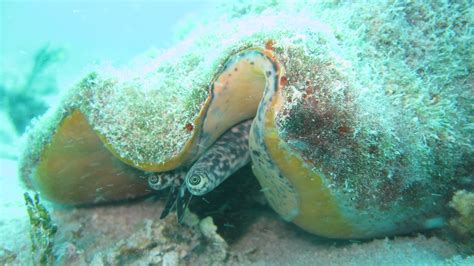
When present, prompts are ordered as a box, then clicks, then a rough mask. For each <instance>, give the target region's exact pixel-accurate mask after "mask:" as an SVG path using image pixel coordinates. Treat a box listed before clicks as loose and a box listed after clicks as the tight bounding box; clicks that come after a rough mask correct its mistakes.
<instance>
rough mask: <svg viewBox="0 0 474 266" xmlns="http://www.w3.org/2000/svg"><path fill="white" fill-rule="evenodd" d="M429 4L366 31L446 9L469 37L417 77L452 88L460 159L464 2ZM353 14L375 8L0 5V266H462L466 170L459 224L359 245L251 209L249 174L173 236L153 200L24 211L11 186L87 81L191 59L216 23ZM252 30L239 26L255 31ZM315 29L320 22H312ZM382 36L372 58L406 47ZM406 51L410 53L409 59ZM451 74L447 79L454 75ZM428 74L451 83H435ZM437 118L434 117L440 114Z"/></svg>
mask: <svg viewBox="0 0 474 266" xmlns="http://www.w3.org/2000/svg"><path fill="white" fill-rule="evenodd" d="M415 2H416V1H415ZM435 2H436V1H435ZM429 3H430V1H419V2H417V4H413V3H412V2H409V1H388V2H387V1H383V5H386V6H390V7H393V8H394V9H393V10H390V11H387V14H385V13H384V14H380V16H381V19H380V21H383V19H386V20H387V21H388V20H389V19H387V18H390V16H391V15H393V14H396V13H397V12H398V11H400V10H406V9H409V8H413V6H415V8H419V13H417V15H418V16H420V17H419V18H418V19H419V20H420V21H429V20H430V19H433V16H436V15H440V16H442V15H446V14H439V13H436V12H438V11H439V10H443V8H447V9H449V10H452V11H451V12H452V13H449V14H450V15H452V14H455V15H456V16H455V17H451V18H446V23H447V24H449V23H451V24H450V25H451V26H453V25H454V26H458V27H460V28H463V29H464V28H468V29H469V30H468V31H466V32H465V34H464V35H462V36H460V37H459V36H452V37H451V38H453V42H458V43H461V44H462V45H460V46H455V47H451V48H449V49H446V50H443V52H444V53H446V54H444V55H443V56H440V57H439V61H437V62H435V63H433V64H432V65H430V66H429V67H426V68H424V69H422V70H420V72H419V73H418V74H420V73H421V72H422V71H425V72H426V73H433V79H431V81H433V80H435V81H433V82H440V84H441V83H442V82H445V83H442V84H445V85H446V84H448V85H450V84H451V83H450V81H449V80H448V81H446V80H443V81H439V80H440V79H443V78H446V79H450V78H451V79H453V80H454V79H457V83H456V84H461V83H462V86H463V87H462V88H467V89H466V91H467V92H466V94H467V96H463V97H464V98H463V99H464V100H466V103H465V105H470V106H471V107H470V109H469V108H466V110H470V112H466V114H464V113H462V114H463V115H464V117H463V118H462V119H459V121H465V123H466V126H465V128H466V132H467V133H466V132H464V133H463V134H464V135H462V137H464V138H467V140H466V139H462V140H459V141H458V142H459V143H460V142H466V143H468V145H467V146H469V145H471V146H469V147H468V148H467V150H468V151H469V152H472V139H473V138H472V125H473V123H474V121H473V120H472V103H473V101H474V99H473V98H472V94H473V88H472V84H473V83H472V81H473V78H472V62H473V59H472V57H473V54H472V53H470V52H473V51H474V49H473V47H472V45H473V32H472V28H473V24H472V21H473V16H474V10H473V8H472V3H471V2H470V1H452V2H450V1H448V2H443V1H439V2H436V4H434V5H431V4H429ZM365 4H366V5H367V6H369V7H370V6H371V5H377V1H366V2H358V3H357V4H354V7H352V6H351V4H350V2H345V1H321V2H318V1H235V2H232V1H231V2H214V1H106V0H104V1H39V0H38V1H1V2H0V39H1V41H0V61H1V69H0V99H1V107H0V108H1V109H0V124H1V127H0V264H1V265H16V264H22V265H25V264H33V263H36V264H47V265H50V264H55V265H196V264H197V265H207V264H216V265H313V264H328V265H474V256H472V254H473V246H472V245H473V243H474V240H473V239H472V237H473V236H474V229H473V228H472V223H471V222H474V221H473V216H474V206H473V205H474V200H473V198H474V196H472V189H473V182H472V181H473V173H472V172H469V169H470V170H471V171H472V165H469V162H472V160H473V158H464V160H465V161H466V165H467V166H466V169H467V170H466V171H467V174H466V173H463V175H465V176H466V179H467V181H463V182H464V183H463V182H457V183H456V185H459V184H461V185H464V186H465V187H460V188H459V191H464V192H462V193H460V194H458V195H466V196H465V197H461V196H459V200H458V201H455V200H453V201H451V203H450V204H451V205H450V207H449V208H447V209H449V210H447V212H449V213H450V215H452V216H453V217H459V216H460V214H461V216H462V218H460V219H457V220H455V222H451V223H450V222H447V221H444V220H442V219H434V220H432V221H430V222H431V223H434V225H433V226H427V228H435V229H433V230H427V231H423V232H419V231H415V232H413V233H410V234H404V235H400V236H394V237H387V238H383V237H382V238H376V239H369V240H332V239H327V238H324V237H319V236H315V235H312V234H309V233H307V232H305V231H303V230H301V229H300V228H298V227H297V226H295V225H293V224H289V223H287V222H285V221H284V220H283V219H281V218H280V217H279V216H278V215H277V214H276V213H275V212H274V211H273V210H272V209H271V208H270V207H269V206H268V204H267V203H265V199H264V197H263V194H262V193H261V188H260V186H259V184H258V182H257V181H256V179H255V177H254V176H253V174H252V170H251V168H250V167H249V166H247V167H244V168H243V169H241V170H239V171H238V172H237V173H236V174H235V175H234V176H232V177H231V178H230V179H229V180H228V181H226V182H224V183H223V184H222V185H221V186H220V187H219V189H218V190H216V191H213V192H212V195H209V196H208V197H207V198H206V199H203V200H200V201H197V200H195V201H194V202H192V203H191V209H192V210H193V211H194V212H196V214H197V215H194V214H192V215H190V218H188V220H189V221H187V222H186V223H187V225H186V226H182V225H179V224H178V223H177V221H176V217H174V216H173V217H168V218H167V219H165V220H160V218H159V216H160V212H161V210H162V209H163V207H164V205H165V199H166V197H167V192H163V193H161V192H158V193H157V194H156V195H153V196H149V197H139V198H138V199H134V200H130V201H125V202H114V203H101V204H98V205H88V206H85V207H78V208H76V207H70V206H62V205H59V204H54V203H52V202H50V201H48V200H47V199H44V198H41V197H39V198H37V197H36V196H35V195H36V194H35V192H34V191H33V190H31V188H28V187H27V186H26V185H25V184H23V183H22V181H21V180H20V178H19V173H18V172H19V170H18V168H19V165H18V160H19V159H20V157H21V156H23V155H22V154H24V153H25V150H28V149H33V148H31V147H29V146H28V145H29V142H28V141H27V139H26V138H25V137H24V133H25V131H26V130H27V128H28V127H29V126H30V125H31V124H30V123H31V121H32V120H35V119H38V117H40V116H41V115H43V114H44V113H45V112H46V111H47V110H48V108H49V107H51V106H53V107H54V106H57V105H58V103H59V102H60V101H61V97H64V95H66V93H67V91H68V90H69V89H71V88H72V87H74V86H76V84H78V83H79V82H80V81H81V80H83V79H84V77H86V76H88V75H89V73H90V72H91V71H98V72H101V71H102V72H104V73H107V75H124V76H126V75H128V74H130V73H128V72H127V70H125V71H124V70H123V69H127V68H129V67H130V66H133V67H134V68H135V71H136V72H140V71H143V73H145V71H148V70H147V69H148V68H149V67H150V68H152V67H153V66H154V63H151V62H154V60H155V59H157V58H159V57H160V55H162V54H166V51H167V50H172V49H176V48H177V47H178V49H180V48H182V47H185V48H186V49H193V48H189V46H186V45H182V43H183V42H184V43H185V42H186V40H187V38H189V39H193V38H198V37H196V36H195V35H199V34H200V33H201V32H202V31H205V30H206V27H214V29H215V30H216V31H217V30H219V27H220V25H221V24H219V23H216V25H213V24H212V23H213V22H214V19H215V20H218V21H226V22H228V21H232V19H240V18H244V19H245V18H246V16H249V17H251V16H254V15H255V16H258V15H261V14H269V15H272V16H274V17H275V16H278V14H285V15H287V17H285V19H288V17H290V18H291V14H299V12H302V13H304V14H307V13H311V14H312V15H309V17H310V18H311V19H314V18H315V17H317V15H318V14H323V12H325V11H324V10H342V11H340V12H339V13H340V14H343V13H344V12H346V13H347V17H344V18H341V20H343V19H347V20H349V21H350V20H351V19H353V20H354V23H355V24H357V23H360V22H361V21H363V20H364V19H368V18H365V17H364V16H361V17H357V16H356V15H354V14H361V13H360V12H361V11H360V10H363V9H362V8H361V6H364V5H365ZM381 5H382V4H381ZM430 7H432V8H434V9H436V10H435V11H430V10H429V8H430ZM422 8H425V9H422ZM356 9H357V10H358V11H357V12H359V13H357V12H356V11H354V10H356ZM369 9H370V8H369ZM303 11H304V12H303ZM312 12H313V13H312ZM400 12H402V11H400ZM430 12H431V13H430ZM275 14H277V15H275ZM362 14H363V13H362ZM269 17H270V16H269ZM282 17H283V16H282ZM367 17H370V16H369V13H367ZM395 17H396V16H395ZM253 19H254V20H250V19H249V21H258V19H256V20H255V18H253ZM324 19H326V20H327V21H328V23H329V24H330V23H331V19H329V18H327V17H324V16H322V20H323V21H324ZM334 20H337V19H336V18H334ZM442 20H443V19H441V21H442ZM380 23H382V22H380ZM394 23H395V22H394ZM262 24H264V21H262ZM289 24H291V23H289ZM294 24H296V23H294ZM348 24H351V23H348ZM414 24H415V22H414ZM209 25H210V26H209ZM236 25H242V24H236ZM466 25H467V26H466ZM247 26H248V25H247ZM392 26H393V27H394V28H397V27H398V25H392ZM434 26H435V27H437V26H439V27H443V25H434ZM454 26H453V27H454ZM236 27H237V26H236ZM387 28H388V30H387V31H386V32H385V33H386V34H387V36H388V37H387V36H383V37H386V39H384V38H383V37H380V39H378V41H380V45H382V46H383V45H387V46H389V45H393V47H398V48H400V47H404V45H405V44H406V43H403V41H404V40H405V39H404V38H405V37H407V36H400V35H397V34H398V32H396V31H394V30H393V29H391V28H390V27H389V26H387ZM343 31H344V30H343V29H342V30H341V32H343ZM203 36H204V34H203ZM408 37H410V36H408ZM408 37H407V39H408ZM444 37H445V38H446V39H444V40H440V42H442V43H449V41H450V37H449V35H444ZM308 38H309V37H308ZM337 38H343V37H341V36H337ZM302 39H304V38H302ZM232 41H234V40H232V39H229V40H228V42H232ZM249 42H250V41H249ZM387 42H389V43H390V44H387ZM420 42H421V41H420ZM433 42H434V43H437V40H435V41H433ZM178 43H179V45H178ZM224 43H225V41H224ZM461 46H462V47H461ZM361 47H362V44H361ZM429 48H430V47H426V49H428V50H429ZM401 49H402V48H400V50H401ZM422 50H423V49H422ZM199 51H200V50H199V49H198V48H196V53H198V52H199ZM392 52H394V53H397V52H400V51H399V50H396V49H394V50H392ZM417 52H419V53H423V52H420V51H414V52H413V53H414V54H416V53H417ZM176 53H179V51H177V52H176ZM216 53H217V52H216ZM411 55H412V54H409V53H407V54H406V56H407V57H409V56H411ZM414 57H416V56H414ZM446 58H451V59H452V60H451V59H446ZM450 60H451V61H450ZM456 60H457V61H456ZM191 61H192V60H191ZM433 61H435V60H432V62H433ZM456 62H458V65H460V66H459V68H456V69H454V68H452V66H453V65H455V63H456ZM466 62H467V63H466ZM178 64H179V62H178V63H177V65H178ZM443 64H445V65H443ZM137 66H138V67H137ZM443 67H444V69H443ZM448 67H449V71H448V69H447V68H448ZM117 69H120V71H117ZM388 69H390V68H388ZM433 69H434V70H433ZM440 69H441V70H440ZM444 70H446V71H444ZM364 71H369V70H364ZM430 71H431V72H430ZM437 71H441V72H444V73H447V72H450V75H451V76H449V75H444V76H443V74H440V76H441V77H439V76H435V75H434V74H439V73H438V72H437ZM110 73H112V74H110ZM134 74H136V73H134ZM401 74H403V73H401ZM130 75H132V74H130ZM367 75H369V74H367ZM420 75H422V74H420ZM119 78H121V77H119ZM459 80H460V81H459ZM451 81H452V80H451ZM458 81H459V82H458ZM452 83H455V82H452ZM448 85H446V87H447V86H448ZM170 86H172V85H170ZM460 87H461V85H460ZM432 100H433V99H432ZM433 101H434V100H433ZM454 111H455V110H454ZM454 111H453V112H454ZM447 113H448V114H446V115H445V116H449V115H450V112H447ZM460 113H461V112H460ZM36 121H38V120H36ZM30 130H31V129H30ZM30 132H32V131H30ZM22 136H23V137H22ZM466 136H467V137H466ZM460 138H461V137H460ZM465 146H466V145H465ZM468 154H469V153H468ZM471 155H472V153H471ZM454 183H455V182H453V184H454ZM448 186H449V183H448ZM453 186H454V185H453ZM463 189H466V190H463ZM25 192H28V193H27V194H24V193H25ZM242 195H244V196H242ZM249 195H252V196H249ZM450 196H451V195H450ZM203 202H204V203H203ZM209 217H212V218H209ZM459 228H461V229H459Z"/></svg>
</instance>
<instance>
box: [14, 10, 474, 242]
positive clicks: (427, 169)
mask: <svg viewBox="0 0 474 266" xmlns="http://www.w3.org/2000/svg"><path fill="white" fill-rule="evenodd" d="M264 18H265V21H266V23H259V21H262V19H263V17H259V16H256V17H245V18H243V19H236V20H233V21H231V23H228V24H225V23H223V24H222V25H221V26H220V27H219V28H218V29H214V31H212V30H210V31H209V32H206V33H202V36H200V37H199V38H195V39H192V42H186V41H185V42H183V43H182V44H180V45H178V46H177V47H176V48H175V49H172V50H170V51H168V52H167V53H164V54H162V55H160V56H159V58H158V59H157V60H156V62H158V63H157V64H147V67H149V68H150V69H143V68H139V69H138V70H137V72H139V75H136V76H134V77H133V78H130V79H126V80H120V79H119V77H122V76H123V73H115V74H108V75H105V74H92V75H90V76H88V77H86V78H85V79H84V80H83V81H82V82H81V83H80V84H79V85H78V86H77V87H76V88H75V89H73V90H71V91H70V92H68V93H67V94H66V95H65V96H64V100H63V101H62V102H61V104H60V106H59V107H58V108H56V109H53V110H51V111H50V113H48V114H47V115H46V116H44V117H43V118H42V119H41V120H40V121H39V122H37V123H36V125H35V127H33V128H32V129H31V130H30V132H29V133H28V136H27V140H28V142H27V145H28V147H30V148H28V149H26V151H25V153H24V155H23V157H22V163H21V173H22V178H23V179H24V180H25V181H26V183H28V184H30V185H31V186H32V187H34V188H36V189H38V190H40V191H41V192H42V194H43V195H44V196H45V197H47V198H50V199H52V200H55V201H57V202H60V203H68V204H83V203H91V202H94V201H97V200H98V199H99V200H115V199H120V198H127V197H137V196H140V195H145V194H147V193H149V192H150V191H149V189H148V188H147V187H146V185H145V183H146V180H144V179H143V178H140V176H141V175H143V174H144V173H143V172H142V171H148V172H166V171H170V170H173V169H178V168H184V167H187V166H190V165H192V164H193V162H194V161H195V160H197V159H198V158H199V156H200V155H201V154H202V153H203V152H204V151H205V150H206V149H208V148H209V147H210V146H211V145H212V144H213V142H214V141H215V140H216V139H217V138H218V137H219V136H220V135H221V134H222V133H224V132H225V131H226V130H227V129H229V128H230V127H232V126H233V125H235V124H237V123H239V122H241V121H243V120H246V119H248V118H252V117H255V118H254V120H253V124H252V128H251V131H250V141H249V143H250V151H251V158H252V167H253V170H254V173H255V175H256V177H257V178H258V181H259V182H260V184H261V186H262V191H263V193H264V194H265V196H266V198H267V199H268V201H269V203H270V205H271V206H272V208H273V209H275V211H276V212H278V213H279V214H280V215H281V216H282V217H283V218H284V219H285V220H287V221H291V222H294V223H295V224H297V225H298V226H300V227H302V228H303V229H305V230H307V231H309V232H312V233H315V234H319V235H323V236H328V237H335V238H367V237H373V236H383V235H393V234H397V233H404V232H410V231H414V230H419V229H425V228H433V227H437V226H441V225H442V224H443V221H444V219H445V215H446V213H445V211H444V207H445V203H446V202H447V199H448V198H449V196H450V195H451V194H452V192H453V191H454V190H455V189H456V187H457V186H459V185H460V183H461V180H466V178H468V174H466V172H465V171H464V172H463V171H462V169H465V167H466V165H472V164H471V163H470V162H469V161H468V162H467V163H466V162H465V161H463V159H465V158H468V160H471V161H472V157H471V155H472V148H471V146H470V145H469V144H468V141H467V140H468V139H469V137H468V136H469V134H468V132H467V131H465V130H464V129H463V128H461V127H451V126H446V125H449V124H453V125H456V124H459V123H462V121H463V119H464V118H463V117H462V115H460V116H454V115H447V116H446V115H445V114H446V112H447V109H446V106H450V104H453V102H452V99H453V97H451V94H453V93H455V92H454V91H450V92H438V94H437V95H438V98H437V100H436V102H430V104H429V105H427V104H426V103H427V102H425V101H428V100H427V99H425V98H424V97H425V96H428V95H432V94H433V92H434V91H435V89H434V88H433V87H432V86H434V85H433V84H432V83H430V82H431V81H429V82H428V81H425V82H423V81H420V80H419V79H417V77H416V75H415V76H413V75H412V76H410V75H411V74H413V73H416V71H417V70H416V67H415V66H413V67H410V66H409V65H407V64H406V63H404V62H399V61H397V60H401V59H400V58H398V57H396V58H393V60H394V61H393V62H394V63H392V64H391V65H390V67H388V68H387V69H386V70H387V72H385V71H381V72H377V73H373V72H371V71H367V70H368V69H369V68H370V69H372V70H374V69H377V68H378V67H380V68H382V67H385V65H384V64H387V63H386V62H384V61H383V60H382V59H381V57H380V55H379V54H371V53H373V51H374V50H373V49H376V47H377V45H379V44H373V46H370V45H372V44H371V43H370V42H369V41H368V40H367V41H366V42H367V43H366V44H364V45H365V46H364V47H363V49H362V48H359V49H357V46H356V43H355V42H350V41H346V42H345V41H344V40H341V37H340V36H336V34H335V33H334V32H332V31H331V30H330V27H328V26H325V25H324V24H321V23H319V22H315V21H314V20H312V19H308V18H307V17H302V18H295V17H294V16H287V17H285V16H284V15H282V14H278V15H277V16H270V15H269V14H266V15H265V16H264ZM222 32H225V33H226V37H225V38H222ZM336 37H337V38H336ZM369 48H371V49H369ZM407 49H409V48H407ZM183 51H184V52H183ZM355 51H357V52H355ZM401 73H403V74H406V75H407V76H404V77H403V78H401V77H400V76H399V75H400V74H401ZM430 86H431V87H430ZM421 88H423V89H424V90H421ZM430 88H433V89H430ZM453 90H455V91H456V92H458V91H462V90H463V87H462V86H459V87H455V89H453ZM420 97H421V100H420ZM423 99H425V100H423ZM420 101H421V103H420ZM450 101H451V102H450ZM454 104H456V105H457V111H458V112H459V113H458V114H464V113H463V112H467V111H466V110H467V109H466V108H467V107H466V106H465V105H463V103H462V102H456V103H454ZM81 136H86V137H81ZM68 146H70V147H71V148H69V149H66V147H68ZM84 146H87V147H89V149H83V147H84ZM81 150H84V152H81ZM96 156H97V157H96ZM96 158H100V160H99V161H97V160H96ZM469 158H470V159H469ZM97 162H99V163H100V165H96V164H97ZM102 165H104V168H103V169H102V168H101V167H102ZM105 166H107V167H105ZM98 169H101V171H102V170H103V171H102V172H97V171H99V170H98ZM97 177H100V178H99V179H97ZM97 180H100V182H99V181H97ZM453 180H458V181H459V182H458V181H456V182H454V181H453ZM96 181H97V182H96ZM467 182H469V180H468V181H467ZM471 182H472V180H471ZM77 188H81V189H79V190H78V189H77Z"/></svg>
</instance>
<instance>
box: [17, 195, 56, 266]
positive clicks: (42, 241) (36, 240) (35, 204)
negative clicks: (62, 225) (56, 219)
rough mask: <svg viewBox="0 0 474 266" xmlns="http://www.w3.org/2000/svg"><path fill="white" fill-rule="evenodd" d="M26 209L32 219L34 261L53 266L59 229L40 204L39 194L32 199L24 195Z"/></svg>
mask: <svg viewBox="0 0 474 266" xmlns="http://www.w3.org/2000/svg"><path fill="white" fill-rule="evenodd" d="M24 198H25V204H26V209H27V211H28V216H29V217H30V225H31V229H30V238H31V252H32V260H33V263H34V264H35V265H51V264H52V263H53V261H54V259H55V256H54V254H53V247H54V237H55V235H56V232H57V230H58V227H57V226H56V225H55V224H54V223H53V221H52V220H51V216H50V215H49V212H48V210H46V208H45V207H44V206H43V205H42V204H41V203H40V200H39V194H37V193H36V194H35V196H34V198H33V199H32V198H31V197H30V195H29V194H28V193H27V192H25V194H24Z"/></svg>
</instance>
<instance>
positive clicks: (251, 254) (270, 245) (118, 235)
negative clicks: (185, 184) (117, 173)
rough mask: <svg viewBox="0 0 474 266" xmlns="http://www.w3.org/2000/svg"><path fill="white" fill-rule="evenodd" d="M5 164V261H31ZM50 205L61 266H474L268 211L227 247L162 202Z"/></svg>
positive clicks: (6, 162) (0, 218)
mask: <svg viewBox="0 0 474 266" xmlns="http://www.w3.org/2000/svg"><path fill="white" fill-rule="evenodd" d="M0 165H1V174H0V184H2V185H1V200H0V214H1V215H0V264H2V265H3V264H10V265H16V264H23V265H26V264H30V263H31V258H30V239H29V220H28V217H27V213H26V209H25V206H24V200H23V193H24V191H25V190H24V188H23V187H22V185H21V184H20V182H19V181H18V179H17V178H16V174H15V173H16V167H17V162H16V161H15V160H11V159H1V161H0ZM45 205H46V206H47V208H48V209H49V210H50V211H51V215H52V218H53V221H54V222H55V223H56V224H57V225H58V228H59V229H58V233H57V234H56V240H55V248H54V250H55V255H56V256H57V261H56V264H59V265H129V264H133V265H207V264H210V263H212V264H215V265H474V256H470V257H469V256H467V257H466V256H462V255H461V254H459V249H458V248H457V247H456V244H455V243H452V242H450V241H446V240H442V239H440V238H438V237H436V236H427V235H423V234H418V235H412V236H404V237H395V238H390V239H389V238H385V239H376V240H371V241H364V242H361V241H342V242H341V241H334V240H328V239H322V238H319V237H317V236H313V235H310V234H308V233H305V232H303V231H302V230H300V229H298V228H297V227H296V226H293V225H291V224H288V223H285V222H284V221H282V220H281V219H279V218H278V216H277V215H276V214H275V213H274V212H273V211H271V210H270V209H266V208H263V209H259V210H258V211H252V210H248V213H250V216H251V217H252V218H251V222H249V223H248V224H247V226H246V228H245V230H243V231H241V232H240V235H239V236H237V237H235V236H234V237H233V238H232V240H231V243H229V245H228V247H227V248H226V244H225V243H223V242H221V241H220V239H217V240H216V239H215V238H213V237H215V236H208V235H207V236H206V234H205V233H204V234H203V233H202V232H201V230H200V229H199V226H196V227H194V228H190V227H186V226H184V227H183V226H178V225H177V224H176V219H175V217H173V215H171V216H169V217H168V218H167V219H165V220H160V219H159V215H160V213H161V210H162V209H163V205H164V200H160V199H158V200H156V199H153V198H148V199H142V200H137V201H134V202H128V203H117V204H112V205H104V206H96V207H88V208H77V209H64V208H57V207H53V206H51V205H49V204H48V203H46V202H45ZM248 213H247V214H248ZM431 235H436V232H435V233H434V234H433V233H431Z"/></svg>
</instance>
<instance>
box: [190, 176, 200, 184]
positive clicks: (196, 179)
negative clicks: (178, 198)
mask: <svg viewBox="0 0 474 266" xmlns="http://www.w3.org/2000/svg"><path fill="white" fill-rule="evenodd" d="M188 183H189V184H190V185H192V186H197V185H199V184H200V183H201V177H200V176H198V175H193V176H192V177H191V178H189V180H188Z"/></svg>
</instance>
